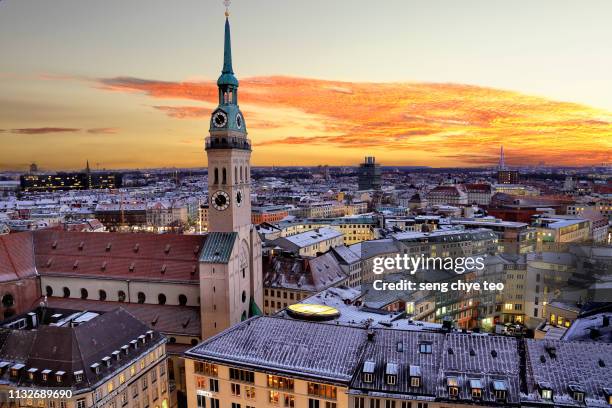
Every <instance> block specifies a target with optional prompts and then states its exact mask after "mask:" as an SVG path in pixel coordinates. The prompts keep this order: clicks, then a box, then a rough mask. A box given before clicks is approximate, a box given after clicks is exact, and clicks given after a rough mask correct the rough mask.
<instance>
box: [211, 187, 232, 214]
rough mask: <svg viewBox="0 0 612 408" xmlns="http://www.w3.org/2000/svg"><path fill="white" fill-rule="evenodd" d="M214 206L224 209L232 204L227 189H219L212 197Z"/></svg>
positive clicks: (219, 209) (218, 209) (217, 208)
mask: <svg viewBox="0 0 612 408" xmlns="http://www.w3.org/2000/svg"><path fill="white" fill-rule="evenodd" d="M210 201H211V204H212V206H213V207H214V208H215V210H217V211H223V210H225V209H226V208H227V207H229V205H230V196H229V194H227V193H226V192H225V191H222V190H219V191H217V192H216V193H215V194H213V195H212V197H211V198H210Z"/></svg>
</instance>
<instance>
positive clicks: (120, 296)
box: [117, 290, 126, 302]
mask: <svg viewBox="0 0 612 408" xmlns="http://www.w3.org/2000/svg"><path fill="white" fill-rule="evenodd" d="M125 298H126V296H125V292H124V291H122V290H120V291H119V292H117V300H118V301H120V302H125Z"/></svg>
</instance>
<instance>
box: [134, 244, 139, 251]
mask: <svg viewBox="0 0 612 408" xmlns="http://www.w3.org/2000/svg"><path fill="white" fill-rule="evenodd" d="M139 249H140V244H135V245H134V252H138V250H139Z"/></svg>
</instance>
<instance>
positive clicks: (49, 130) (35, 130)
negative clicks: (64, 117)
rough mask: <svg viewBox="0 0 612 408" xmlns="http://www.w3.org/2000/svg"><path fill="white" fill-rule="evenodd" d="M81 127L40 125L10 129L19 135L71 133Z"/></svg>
mask: <svg viewBox="0 0 612 408" xmlns="http://www.w3.org/2000/svg"><path fill="white" fill-rule="evenodd" d="M80 130H81V129H77V128H64V127H40V128H22V129H11V133H17V134H20V135H43V134H48V133H73V132H78V131H80Z"/></svg>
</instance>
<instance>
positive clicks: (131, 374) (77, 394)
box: [0, 306, 170, 408]
mask: <svg viewBox="0 0 612 408" xmlns="http://www.w3.org/2000/svg"><path fill="white" fill-rule="evenodd" d="M0 332H1V333H2V336H0V343H1V345H0V377H1V378H2V381H1V382H0V396H1V397H0V398H2V400H1V401H0V402H2V405H3V406H7V407H17V406H34V407H40V408H85V407H105V408H107V407H108V408H116V407H127V408H146V407H157V408H168V407H169V406H170V405H169V401H170V400H169V384H168V373H167V361H166V349H165V343H166V338H165V337H163V336H162V335H160V334H159V333H157V332H155V331H153V330H150V329H149V328H148V327H147V325H146V324H144V323H142V322H140V321H139V320H137V319H136V318H134V317H133V316H132V315H131V314H129V313H127V312H126V311H125V310H123V309H121V308H117V309H115V310H113V311H111V312H107V313H102V314H100V313H97V312H91V311H77V310H65V309H53V308H47V307H44V306H43V307H40V308H38V309H35V310H34V311H32V312H30V313H27V314H25V315H20V316H16V317H14V318H12V319H10V320H8V321H5V322H3V325H2V328H1V329H0ZM29 390H37V391H38V392H35V393H32V394H30V393H28V391H29ZM22 394H23V397H21V395H22ZM16 396H19V398H15V397H16Z"/></svg>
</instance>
